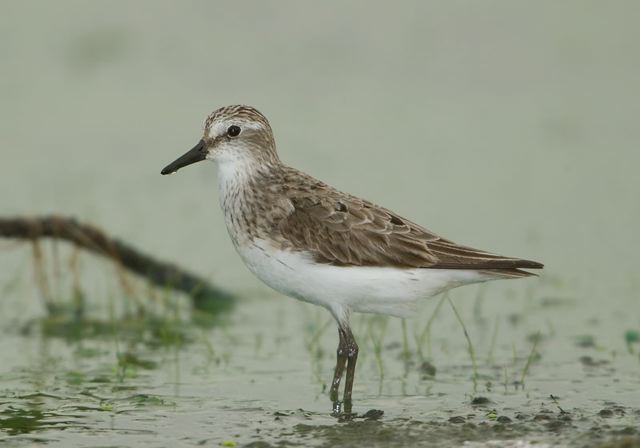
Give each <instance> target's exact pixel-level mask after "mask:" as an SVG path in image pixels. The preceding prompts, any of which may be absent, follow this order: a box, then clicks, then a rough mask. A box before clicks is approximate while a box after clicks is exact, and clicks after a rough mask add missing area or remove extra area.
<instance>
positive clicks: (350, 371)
mask: <svg viewBox="0 0 640 448" xmlns="http://www.w3.org/2000/svg"><path fill="white" fill-rule="evenodd" d="M345 339H346V351H347V353H346V355H347V378H346V380H345V383H344V399H343V401H344V413H345V414H346V415H347V416H350V415H351V407H352V404H353V403H352V401H351V391H352V389H353V379H354V377H355V373H356V361H357V360H358V344H357V343H356V339H355V338H354V337H353V333H351V329H350V328H349V327H347V328H346V330H345Z"/></svg>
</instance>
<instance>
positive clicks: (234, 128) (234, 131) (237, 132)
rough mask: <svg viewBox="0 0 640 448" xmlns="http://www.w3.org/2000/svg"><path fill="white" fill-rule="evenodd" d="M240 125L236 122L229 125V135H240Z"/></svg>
mask: <svg viewBox="0 0 640 448" xmlns="http://www.w3.org/2000/svg"><path fill="white" fill-rule="evenodd" d="M240 131H241V129H240V126H236V125H235V124H234V125H233V126H229V129H227V135H228V136H229V137H237V136H238V135H240Z"/></svg>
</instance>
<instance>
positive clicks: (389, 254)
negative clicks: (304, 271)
mask: <svg viewBox="0 0 640 448" xmlns="http://www.w3.org/2000/svg"><path fill="white" fill-rule="evenodd" d="M325 193H332V194H329V195H309V194H303V195H292V197H290V198H289V199H290V201H291V205H292V206H293V207H292V208H291V212H290V213H289V214H288V216H286V217H285V218H284V219H282V220H281V221H280V223H279V225H278V227H277V232H278V233H279V234H280V237H281V238H282V239H283V240H284V242H285V245H289V247H291V248H297V249H301V250H306V251H309V252H311V253H313V254H314V255H315V259H316V260H317V261H319V262H323V263H331V264H336V265H353V266H394V267H406V268H416V267H420V268H440V269H480V270H485V269H487V270H493V269H509V270H513V269H516V268H534V269H536V268H541V267H542V264H540V263H537V262H534V261H529V260H521V259H517V258H509V257H503V256H500V255H494V254H490V253H487V252H484V251H480V250H477V249H472V248H470V247H465V246H460V245H458V244H456V243H453V242H452V241H449V240H446V239H444V238H441V237H439V236H438V235H436V234H434V233H432V232H429V231H428V230H426V229H424V228H422V227H420V226H418V225H417V224H415V223H413V222H411V221H408V220H406V219H404V218H401V217H400V216H398V215H396V214H394V213H393V212H391V211H389V210H387V209H384V208H382V207H378V206H376V205H374V204H371V203H369V202H367V201H364V200H361V199H358V198H355V197H353V196H348V195H343V194H341V193H338V192H327V191H325ZM517 272H520V271H517ZM514 273H515V272H514ZM522 274H526V273H524V272H522Z"/></svg>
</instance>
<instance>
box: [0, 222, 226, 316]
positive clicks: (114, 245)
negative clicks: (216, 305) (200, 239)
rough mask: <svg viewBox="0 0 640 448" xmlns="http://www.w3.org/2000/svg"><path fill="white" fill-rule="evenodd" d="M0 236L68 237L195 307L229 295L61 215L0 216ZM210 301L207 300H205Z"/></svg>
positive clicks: (93, 228) (206, 282) (188, 273)
mask: <svg viewBox="0 0 640 448" xmlns="http://www.w3.org/2000/svg"><path fill="white" fill-rule="evenodd" d="M0 237H4V238H16V239H25V240H31V241H32V242H35V240H37V239H40V238H54V239H60V240H65V241H68V242H70V243H72V244H74V245H76V246H78V247H81V248H83V249H85V250H87V251H90V252H93V253H95V254H97V255H100V256H103V257H106V258H109V259H111V260H113V261H114V262H116V264H117V265H118V266H119V267H120V266H121V267H122V268H125V269H127V270H129V271H131V272H133V273H135V274H138V275H140V276H142V277H145V278H146V279H147V280H148V281H150V282H151V283H153V284H154V285H157V286H159V287H162V288H166V287H169V288H173V289H176V290H179V291H183V292H185V293H187V294H189V295H190V296H191V297H192V299H193V300H194V305H195V306H196V307H203V308H206V307H207V303H208V302H209V301H210V300H217V301H225V302H226V301H228V299H230V298H231V295H230V294H229V293H227V292H225V291H223V290H221V289H218V288H217V287H215V286H213V285H211V283H209V282H208V281H207V280H205V279H203V278H201V277H199V276H197V275H194V274H192V273H190V272H187V271H185V270H183V269H181V268H179V267H178V266H176V265H174V264H171V263H166V262H164V261H160V260H157V259H155V258H153V257H151V256H149V255H147V254H144V253H142V252H140V251H138V250H137V249H135V248H134V247H132V246H131V245H130V244H128V243H125V242H123V241H121V240H118V239H116V238H112V237H110V236H108V235H107V234H106V233H105V232H104V231H102V230H101V229H99V228H97V227H95V226H92V225H89V224H85V223H80V222H78V221H76V220H75V219H73V218H70V217H64V216H55V215H54V216H36V217H29V218H26V217H13V218H0ZM209 303H210V302H209Z"/></svg>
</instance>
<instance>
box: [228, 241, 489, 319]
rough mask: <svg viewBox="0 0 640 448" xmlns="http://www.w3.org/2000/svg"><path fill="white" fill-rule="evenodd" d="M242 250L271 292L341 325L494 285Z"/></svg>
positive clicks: (259, 244) (260, 244) (469, 277)
mask: <svg viewBox="0 0 640 448" xmlns="http://www.w3.org/2000/svg"><path fill="white" fill-rule="evenodd" d="M236 247H237V249H238V252H239V254H240V256H241V257H242V259H243V261H244V262H245V264H246V265H247V267H248V268H249V269H250V270H251V272H253V273H254V274H255V275H256V276H257V277H258V278H259V279H260V280H262V281H263V282H264V283H266V284H267V285H269V286H270V287H271V288H273V289H275V290H276V291H279V292H281V293H282V294H285V295H288V296H291V297H295V298H297V299H299V300H303V301H305V302H310V303H314V304H316V305H320V306H323V307H325V308H327V309H329V310H330V311H331V312H332V313H333V314H334V316H336V318H338V319H340V320H341V319H345V318H346V317H347V316H348V314H349V312H350V311H355V312H362V313H379V314H388V315H392V316H399V317H406V316H408V315H409V314H411V312H412V311H413V310H414V309H415V305H416V301H417V300H418V299H422V298H427V297H431V296H433V295H435V294H438V293H440V292H442V291H444V290H447V289H449V288H452V287H455V286H460V285H463V284H467V283H474V282H478V281H483V280H487V279H488V278H484V277H483V276H482V274H480V273H478V272H475V271H467V270H447V269H395V268H386V267H359V266H346V267H345V266H333V265H329V264H320V263H316V262H314V261H313V259H312V257H311V256H310V255H309V254H305V253H303V252H296V251H289V250H281V249H277V248H274V247H273V246H272V245H271V244H270V243H269V242H268V241H266V240H254V241H253V242H252V243H251V244H246V245H238V246H236Z"/></svg>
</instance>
